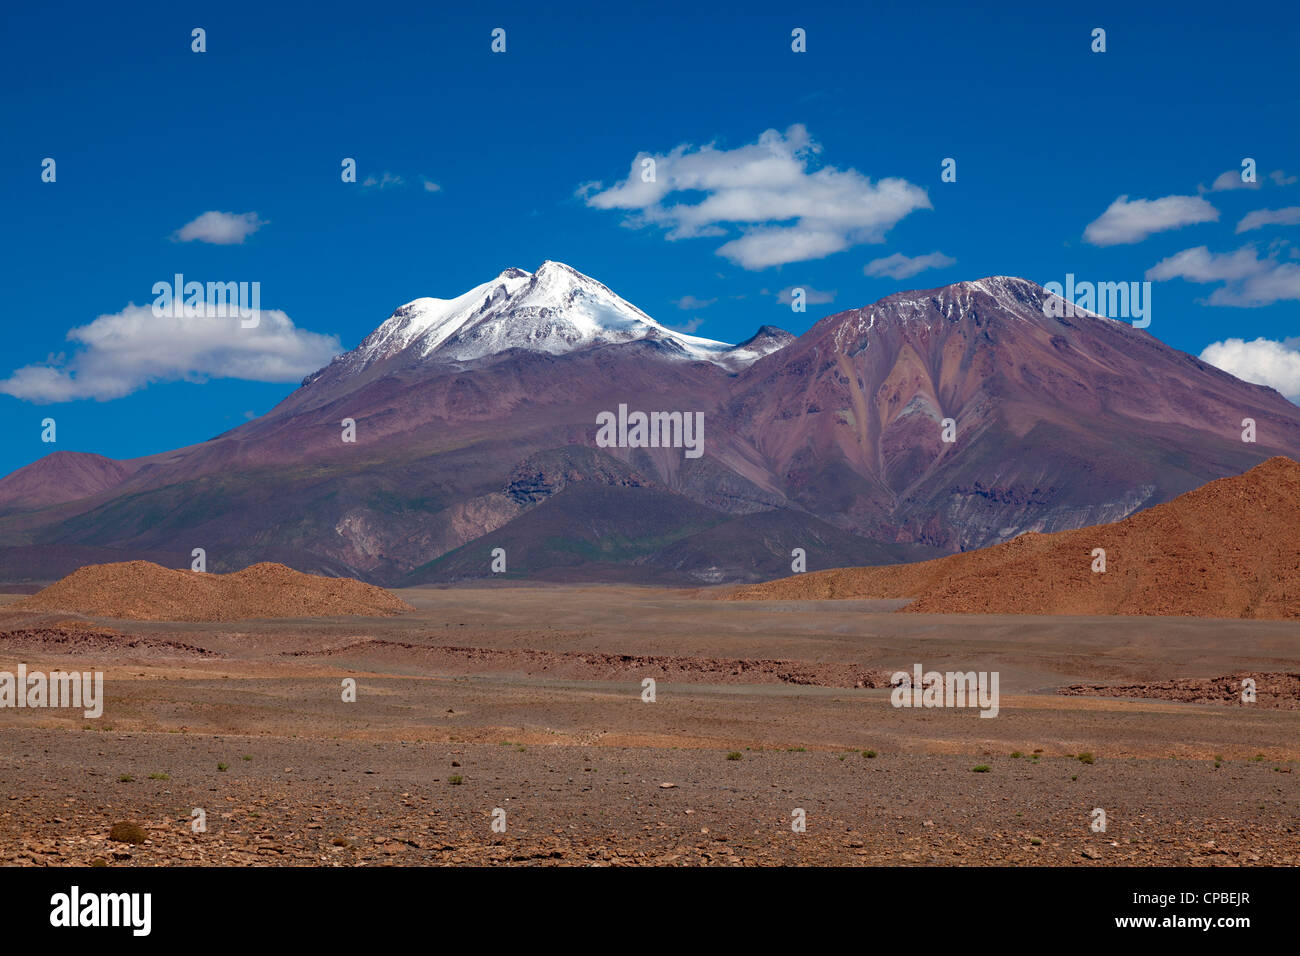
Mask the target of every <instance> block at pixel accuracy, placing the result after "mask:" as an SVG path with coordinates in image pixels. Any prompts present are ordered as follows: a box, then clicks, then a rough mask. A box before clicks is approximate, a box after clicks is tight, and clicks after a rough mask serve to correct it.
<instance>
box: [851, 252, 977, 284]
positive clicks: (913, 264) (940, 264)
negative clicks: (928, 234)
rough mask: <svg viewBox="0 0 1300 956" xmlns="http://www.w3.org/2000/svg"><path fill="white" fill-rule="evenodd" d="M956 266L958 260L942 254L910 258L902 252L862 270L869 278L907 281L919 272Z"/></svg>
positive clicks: (873, 262) (866, 266)
mask: <svg viewBox="0 0 1300 956" xmlns="http://www.w3.org/2000/svg"><path fill="white" fill-rule="evenodd" d="M956 264H957V260H956V259H954V258H952V257H951V256H945V255H944V254H943V253H942V252H932V253H930V254H929V255H925V256H913V257H910V258H909V257H908V256H905V255H903V254H902V253H901V252H895V253H894V254H893V255H892V256H885V258H883V259H873V260H871V261H870V262H868V263H867V264H866V265H865V266H864V267H863V268H862V271H863V272H864V273H866V274H867V275H869V276H889V278H891V279H907V278H909V277H911V276H914V275H916V274H917V273H918V272H924V271H925V270H926V269H946V268H947V267H948V266H951V265H956Z"/></svg>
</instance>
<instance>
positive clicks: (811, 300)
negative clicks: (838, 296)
mask: <svg viewBox="0 0 1300 956" xmlns="http://www.w3.org/2000/svg"><path fill="white" fill-rule="evenodd" d="M795 289H803V301H804V303H805V304H807V305H825V304H826V303H827V302H834V301H835V291H836V290H834V289H832V290H831V291H830V292H826V291H824V290H822V289H814V288H813V287H812V286H810V285H792V286H787V287H786V288H784V289H782V290H781V291H780V292H778V293H777V294H776V301H778V302H780V303H781V304H782V305H789V304H790V303H791V302H793V301H794V290H795Z"/></svg>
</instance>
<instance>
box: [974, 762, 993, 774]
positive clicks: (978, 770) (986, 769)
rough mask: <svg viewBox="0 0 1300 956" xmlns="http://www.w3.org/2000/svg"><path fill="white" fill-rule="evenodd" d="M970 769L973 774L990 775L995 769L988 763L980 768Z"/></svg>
mask: <svg viewBox="0 0 1300 956" xmlns="http://www.w3.org/2000/svg"><path fill="white" fill-rule="evenodd" d="M970 769H971V772H972V773H988V772H989V771H990V770H992V769H993V768H992V767H990V766H989V765H988V764H986V763H982V764H980V765H979V766H978V767H971V768H970Z"/></svg>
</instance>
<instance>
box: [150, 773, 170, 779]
mask: <svg viewBox="0 0 1300 956" xmlns="http://www.w3.org/2000/svg"><path fill="white" fill-rule="evenodd" d="M149 779H150V780H170V779H171V777H169V776H168V775H167V774H165V773H151V774H149Z"/></svg>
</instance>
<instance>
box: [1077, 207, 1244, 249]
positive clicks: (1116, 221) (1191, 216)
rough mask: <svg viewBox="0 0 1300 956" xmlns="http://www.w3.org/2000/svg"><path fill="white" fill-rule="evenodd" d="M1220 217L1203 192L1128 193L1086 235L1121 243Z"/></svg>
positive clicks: (1102, 241)
mask: <svg viewBox="0 0 1300 956" xmlns="http://www.w3.org/2000/svg"><path fill="white" fill-rule="evenodd" d="M1218 220H1219V210H1217V209H1215V208H1214V207H1213V206H1211V205H1210V204H1209V203H1208V202H1207V201H1206V200H1204V199H1202V198H1201V197H1200V196H1165V197H1164V198H1163V199H1135V200H1133V201H1132V202H1129V199H1128V196H1120V197H1119V198H1118V199H1116V200H1115V201H1114V202H1113V203H1111V204H1110V207H1109V208H1108V209H1107V210H1106V211H1105V212H1104V213H1102V214H1101V215H1100V216H1098V217H1097V218H1096V219H1094V220H1093V221H1092V222H1090V223H1088V227H1087V228H1086V229H1084V230H1083V238H1084V239H1085V240H1087V241H1088V242H1089V243H1091V244H1092V245H1094V246H1118V245H1125V244H1128V243H1133V242H1141V241H1142V240H1143V239H1145V238H1146V237H1147V236H1150V235H1152V234H1153V233H1157V232H1164V231H1166V230H1168V229H1181V228H1182V227H1183V226H1190V225H1193V224H1195V223H1198V222H1218Z"/></svg>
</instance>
